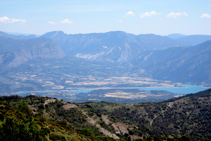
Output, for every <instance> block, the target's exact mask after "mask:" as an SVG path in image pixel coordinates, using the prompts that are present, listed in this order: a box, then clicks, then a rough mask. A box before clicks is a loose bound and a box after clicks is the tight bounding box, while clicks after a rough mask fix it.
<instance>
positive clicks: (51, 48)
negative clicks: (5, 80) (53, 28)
mask: <svg viewBox="0 0 211 141" xmlns="http://www.w3.org/2000/svg"><path fill="white" fill-rule="evenodd" d="M0 42H1V44H0V66H1V67H2V68H3V67H4V68H5V67H6V68H7V67H9V68H10V67H17V66H19V65H21V64H23V63H25V62H27V61H29V60H33V59H40V58H55V59H56V58H63V57H64V56H65V54H64V53H63V51H62V50H61V49H60V47H59V45H58V44H56V43H55V42H54V41H52V40H50V39H47V38H43V37H41V38H33V39H27V40H25V39H24V40H23V39H15V38H10V37H7V36H6V37H5V36H4V37H0Z"/></svg>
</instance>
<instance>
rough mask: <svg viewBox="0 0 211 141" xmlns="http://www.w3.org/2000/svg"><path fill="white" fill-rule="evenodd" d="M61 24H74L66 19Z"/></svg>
mask: <svg viewBox="0 0 211 141" xmlns="http://www.w3.org/2000/svg"><path fill="white" fill-rule="evenodd" d="M60 23H62V24H72V23H73V22H72V21H70V20H69V19H64V20H62V21H61V22H60Z"/></svg>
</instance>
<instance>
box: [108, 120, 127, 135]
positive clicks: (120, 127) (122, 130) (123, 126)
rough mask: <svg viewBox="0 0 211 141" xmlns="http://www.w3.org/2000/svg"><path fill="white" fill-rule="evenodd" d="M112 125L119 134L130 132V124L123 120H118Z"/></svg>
mask: <svg viewBox="0 0 211 141" xmlns="http://www.w3.org/2000/svg"><path fill="white" fill-rule="evenodd" d="M112 126H113V127H114V129H115V132H116V133H117V134H121V133H122V134H125V133H127V134H128V130H127V128H128V125H126V124H124V123H121V122H117V123H113V124H112Z"/></svg>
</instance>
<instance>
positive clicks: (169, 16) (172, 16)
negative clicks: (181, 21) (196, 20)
mask: <svg viewBox="0 0 211 141" xmlns="http://www.w3.org/2000/svg"><path fill="white" fill-rule="evenodd" d="M180 16H188V14H187V13H186V12H183V13H175V12H171V13H169V14H168V15H167V16H166V17H167V18H179V17H180Z"/></svg>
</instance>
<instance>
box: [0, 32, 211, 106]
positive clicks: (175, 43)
mask: <svg viewBox="0 0 211 141" xmlns="http://www.w3.org/2000/svg"><path fill="white" fill-rule="evenodd" d="M173 36H175V34H172V35H168V36H160V35H155V34H140V35H134V34H129V33H126V32H123V31H112V32H106V33H90V34H65V33H64V32H62V31H53V32H48V33H46V34H44V35H41V36H35V35H13V34H8V33H4V32H1V34H0V41H1V44H0V66H1V70H0V77H1V80H2V81H1V82H0V83H1V85H0V87H1V89H0V92H1V95H10V94H36V95H42V94H45V96H47V95H51V96H53V97H57V98H60V99H61V98H63V99H68V97H69V101H75V102H76V101H77V102H81V101H89V100H91V101H103V100H106V101H111V100H107V99H106V98H108V97H110V98H113V99H114V98H117V100H114V101H115V102H124V101H125V100H126V99H132V100H134V102H141V101H161V100H165V99H168V98H172V97H178V96H181V95H183V94H188V93H177V92H164V93H163V94H157V92H156V91H144V90H143V89H142V90H141V88H144V87H145V88H150V87H152V88H156V87H161V88H162V87H163V90H166V89H165V88H168V87H169V88H173V87H178V88H180V87H181V88H182V87H187V86H185V85H184V84H189V85H200V86H204V87H209V86H210V84H211V64H210V54H211V36H208V35H206V36H205V35H190V36H186V35H182V36H181V37H177V38H175V37H173ZM197 39H198V40H197ZM193 40H194V42H192V41H193ZM184 42H185V43H186V45H184ZM124 89H128V90H127V93H125V92H124V91H125V90H124ZM204 89H206V88H201V89H200V90H204ZM74 90H88V91H84V92H85V93H82V92H74V93H73V91H74ZM92 90H97V91H95V92H94V93H95V94H97V95H95V96H94V94H93V92H92ZM99 90H100V91H99ZM111 90H113V91H112V92H111ZM137 90H138V91H140V92H137ZM161 90H162V89H161ZM134 91H135V92H134ZM198 91H199V90H198ZM193 92H197V90H196V91H193ZM80 93H82V94H81V95H82V97H83V98H82V97H81V96H80ZM158 93H160V92H158ZM134 94H135V95H134ZM166 94H167V95H166ZM62 95H63V96H62ZM70 95H73V96H74V97H73V96H70ZM100 97H101V98H100Z"/></svg>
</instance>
